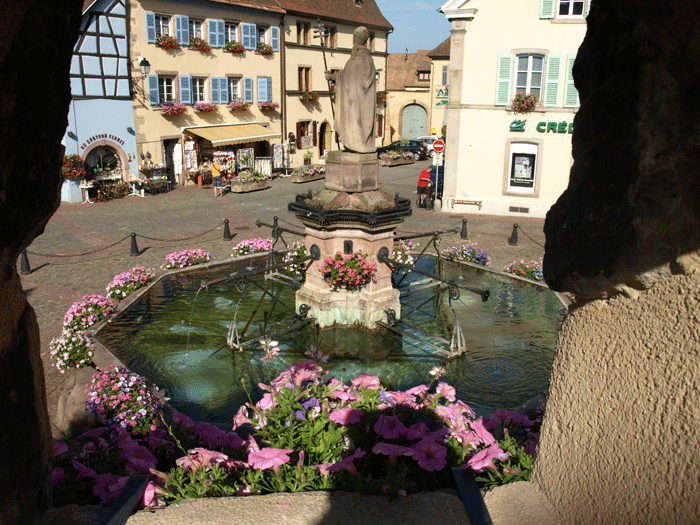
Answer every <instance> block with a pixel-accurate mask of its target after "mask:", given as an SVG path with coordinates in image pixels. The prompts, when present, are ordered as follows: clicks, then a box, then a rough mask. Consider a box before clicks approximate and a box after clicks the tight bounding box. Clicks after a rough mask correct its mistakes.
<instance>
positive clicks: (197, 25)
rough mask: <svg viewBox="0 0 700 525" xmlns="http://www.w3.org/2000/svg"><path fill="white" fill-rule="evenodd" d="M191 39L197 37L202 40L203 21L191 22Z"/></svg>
mask: <svg viewBox="0 0 700 525" xmlns="http://www.w3.org/2000/svg"><path fill="white" fill-rule="evenodd" d="M189 28H190V38H192V37H195V36H196V37H197V38H202V21H201V20H191V19H190V24H189Z"/></svg>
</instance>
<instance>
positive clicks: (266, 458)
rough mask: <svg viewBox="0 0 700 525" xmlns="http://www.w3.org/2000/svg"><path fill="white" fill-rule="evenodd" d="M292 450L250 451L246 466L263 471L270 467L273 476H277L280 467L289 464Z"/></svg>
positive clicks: (269, 449) (266, 449)
mask: <svg viewBox="0 0 700 525" xmlns="http://www.w3.org/2000/svg"><path fill="white" fill-rule="evenodd" d="M292 452H294V449H291V448H289V449H287V448H269V447H266V448H262V449H260V450H259V451H254V450H253V451H251V452H250V454H248V464H249V465H250V466H251V467H253V468H254V469H259V470H265V469H268V468H270V467H272V470H274V471H275V474H277V475H279V473H280V470H279V467H280V465H284V464H285V463H289V456H288V454H291V453H292Z"/></svg>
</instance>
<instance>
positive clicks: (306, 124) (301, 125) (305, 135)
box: [297, 120, 313, 148]
mask: <svg viewBox="0 0 700 525" xmlns="http://www.w3.org/2000/svg"><path fill="white" fill-rule="evenodd" d="M297 137H298V139H297V141H298V147H300V148H308V147H309V146H311V145H312V143H313V137H312V136H311V121H310V120H301V121H299V122H297Z"/></svg>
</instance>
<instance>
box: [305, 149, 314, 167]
mask: <svg viewBox="0 0 700 525" xmlns="http://www.w3.org/2000/svg"><path fill="white" fill-rule="evenodd" d="M313 158H314V152H313V151H311V150H307V151H305V152H304V165H305V166H310V165H311V159H313Z"/></svg>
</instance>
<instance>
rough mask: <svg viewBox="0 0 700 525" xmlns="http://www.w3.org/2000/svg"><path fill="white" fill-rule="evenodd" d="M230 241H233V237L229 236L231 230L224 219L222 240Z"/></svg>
mask: <svg viewBox="0 0 700 525" xmlns="http://www.w3.org/2000/svg"><path fill="white" fill-rule="evenodd" d="M231 239H233V236H232V235H231V230H230V229H229V227H228V219H224V240H225V241H230V240H231Z"/></svg>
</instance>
